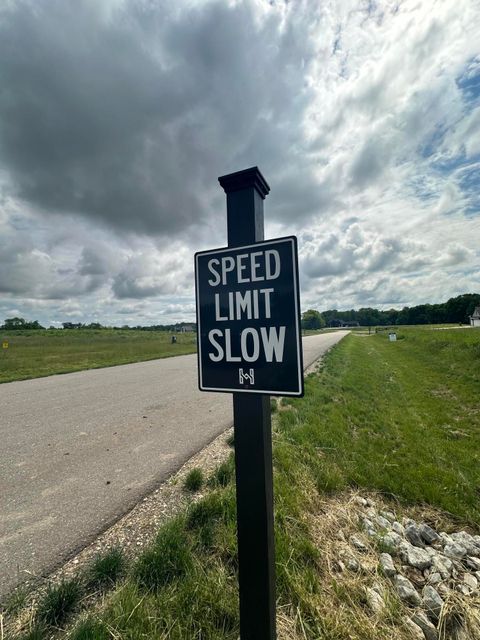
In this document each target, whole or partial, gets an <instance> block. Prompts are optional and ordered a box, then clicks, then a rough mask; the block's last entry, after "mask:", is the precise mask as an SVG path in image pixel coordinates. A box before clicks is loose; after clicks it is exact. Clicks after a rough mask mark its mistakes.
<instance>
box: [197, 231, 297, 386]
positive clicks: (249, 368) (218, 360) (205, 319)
mask: <svg viewBox="0 0 480 640" xmlns="http://www.w3.org/2000/svg"><path fill="white" fill-rule="evenodd" d="M195 283H196V298H197V336H198V338H197V339H198V363H199V387H200V389H201V390H202V391H226V392H236V393H237V392H247V393H262V394H268V395H281V396H302V395H303V362H302V344H301V331H300V300H299V290H298V257H297V240H296V238H295V237H294V236H290V237H287V238H279V239H275V240H269V241H266V242H257V243H255V244H251V245H248V246H244V247H235V248H229V249H216V250H212V251H202V252H200V253H197V254H195Z"/></svg>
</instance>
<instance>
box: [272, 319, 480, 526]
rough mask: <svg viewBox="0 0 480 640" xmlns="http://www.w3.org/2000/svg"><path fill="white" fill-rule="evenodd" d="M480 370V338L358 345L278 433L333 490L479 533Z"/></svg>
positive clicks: (445, 334) (337, 360) (379, 338)
mask: <svg viewBox="0 0 480 640" xmlns="http://www.w3.org/2000/svg"><path fill="white" fill-rule="evenodd" d="M479 365H480V331H476V330H469V329H465V330H457V329H451V330H444V331H431V330H428V329H406V328H405V329H401V330H400V331H397V342H389V341H388V336H387V335H385V334H382V333H380V334H377V335H374V336H358V335H351V336H349V337H348V338H347V339H346V340H343V341H342V342H341V343H340V344H339V345H338V347H337V348H336V349H335V350H333V351H332V352H331V353H330V354H329V356H328V357H327V358H326V360H325V361H324V366H323V369H322V371H321V373H320V375H319V376H314V377H312V378H309V380H308V381H307V389H308V391H307V394H306V397H305V398H304V399H302V400H288V401H287V402H288V403H289V404H291V405H292V406H293V407H294V408H295V412H292V413H286V414H281V415H280V422H279V429H280V431H281V432H282V433H284V437H285V440H286V441H288V442H292V443H294V444H296V445H299V446H300V448H301V449H302V450H304V451H309V452H310V453H311V455H312V459H314V460H315V459H317V460H318V463H317V464H316V466H317V467H318V474H319V479H318V482H319V486H320V487H322V488H324V489H329V488H331V489H339V488H341V487H343V486H347V485H350V486H359V487H364V488H371V489H378V490H380V491H384V492H387V493H392V494H394V495H396V496H398V497H400V498H403V499H405V500H408V501H417V502H418V501H423V502H427V503H429V504H432V505H435V506H437V507H440V508H442V509H444V510H446V511H449V512H450V513H452V514H454V515H456V516H458V517H460V518H463V519H465V520H469V521H470V522H472V523H476V524H480V366H479ZM284 402H285V401H284ZM316 452H317V453H318V452H321V453H322V455H321V456H318V455H317V453H316Z"/></svg>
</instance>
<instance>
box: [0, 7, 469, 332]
mask: <svg viewBox="0 0 480 640" xmlns="http://www.w3.org/2000/svg"><path fill="white" fill-rule="evenodd" d="M479 29H480V8H479V6H478V3H476V2H475V1H474V0H458V2H456V3H455V4H453V3H438V4H437V5H436V6H435V11H432V10H431V7H430V6H429V4H428V3H423V4H422V3H416V2H414V1H413V0H412V1H411V0H405V1H404V2H401V3H398V2H396V1H394V0H381V1H379V2H375V3H364V4H362V3H360V4H358V3H357V2H354V1H353V0H351V1H350V0H346V1H345V2H341V3H338V2H333V1H332V2H330V1H329V2H325V3H312V2H308V1H307V0H303V1H300V2H296V3H287V2H266V1H264V0H245V1H242V2H240V1H235V0H231V1H229V2H225V1H224V0H198V1H193V0H192V1H191V2H188V3H178V2H174V0H165V2H162V3H144V2H142V1H141V0H110V1H109V2H101V3H98V2H93V0H79V1H78V2H63V1H62V0H51V2H49V3H48V4H45V3H38V2H34V0H12V1H11V2H8V3H4V5H3V6H2V8H1V9H0V123H1V125H0V313H1V312H2V311H5V312H8V311H9V310H12V309H15V310H17V311H19V312H22V313H23V314H25V315H29V314H35V313H37V314H39V316H41V317H42V318H45V321H53V320H55V319H58V318H60V319H61V318H62V317H64V316H67V314H70V315H68V317H72V318H73V317H75V318H77V319H79V320H90V319H92V318H98V319H100V320H101V321H105V322H112V323H116V322H118V323H120V322H121V323H122V324H123V323H124V322H127V321H128V322H133V323H135V324H138V323H141V322H145V323H149V322H152V323H154V322H157V321H158V318H159V317H165V318H167V317H168V318H175V319H178V320H182V319H189V320H192V319H193V317H194V314H193V307H192V304H193V269H192V262H193V253H194V251H195V250H199V249H205V248H212V247H215V246H222V245H224V244H225V232H226V220H225V198H224V194H223V193H222V191H221V189H220V188H219V186H218V184H217V180H216V179H217V176H218V175H222V174H225V173H228V172H229V171H234V170H238V169H241V168H245V167H247V166H251V165H255V164H257V165H258V166H259V167H260V168H261V170H262V172H263V173H264V174H265V176H266V178H267V180H268V182H269V183H270V186H271V187H272V191H271V194H270V195H269V196H268V198H267V199H266V202H265V208H266V225H267V236H268V235H270V236H274V235H285V234H289V233H296V234H298V236H299V246H300V252H301V272H302V276H303V278H302V295H303V300H304V303H308V304H309V305H310V306H316V307H318V308H325V307H330V306H333V305H338V306H340V307H343V308H345V307H351V306H354V305H360V306H362V305H364V304H367V303H368V304H371V305H372V306H375V305H376V304H378V305H383V304H398V305H400V304H403V303H404V302H405V301H409V302H410V303H414V302H425V301H431V302H434V301H439V300H442V299H444V298H445V297H446V296H447V294H448V295H450V294H451V295H455V294H458V293H462V292H463V291H464V290H474V289H475V288H477V289H478V279H476V278H477V276H478V267H477V266H476V265H477V264H478V259H479V249H478V247H479V243H478V240H479V233H480V231H479V226H478V220H479V218H478V216H479V212H480V198H479V195H478V193H479V186H480V184H479V178H478V175H479V173H478V168H479V164H480V158H479V154H480V150H479V149H480V147H479V140H480V138H479V136H478V130H479V127H478V118H479V109H480V103H479V100H480V47H479V44H478V37H477V35H478V31H479ZM442 283H443V284H444V286H443V287H442ZM175 314H176V315H175ZM184 316H188V317H184Z"/></svg>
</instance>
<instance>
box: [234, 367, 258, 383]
mask: <svg viewBox="0 0 480 640" xmlns="http://www.w3.org/2000/svg"><path fill="white" fill-rule="evenodd" d="M238 377H239V382H240V384H245V382H247V383H248V384H255V373H254V371H253V369H250V372H249V373H246V372H245V371H244V370H243V369H239V370H238Z"/></svg>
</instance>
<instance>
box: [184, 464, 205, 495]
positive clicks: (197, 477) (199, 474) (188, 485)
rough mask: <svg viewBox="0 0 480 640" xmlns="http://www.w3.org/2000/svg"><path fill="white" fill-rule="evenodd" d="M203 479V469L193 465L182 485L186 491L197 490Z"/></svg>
mask: <svg viewBox="0 0 480 640" xmlns="http://www.w3.org/2000/svg"><path fill="white" fill-rule="evenodd" d="M203 481H204V478H203V471H202V470H201V469H200V468H199V467H194V468H193V469H191V470H190V471H189V472H188V473H187V476H186V477H185V482H184V483H183V486H184V487H185V489H187V490H188V491H198V490H199V489H200V488H201V487H202V485H203Z"/></svg>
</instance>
